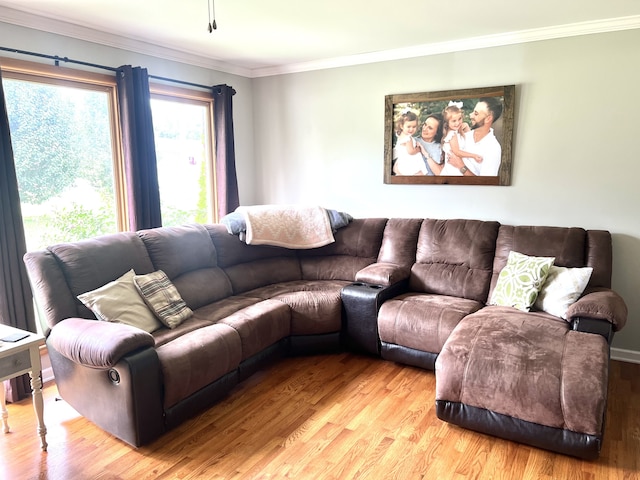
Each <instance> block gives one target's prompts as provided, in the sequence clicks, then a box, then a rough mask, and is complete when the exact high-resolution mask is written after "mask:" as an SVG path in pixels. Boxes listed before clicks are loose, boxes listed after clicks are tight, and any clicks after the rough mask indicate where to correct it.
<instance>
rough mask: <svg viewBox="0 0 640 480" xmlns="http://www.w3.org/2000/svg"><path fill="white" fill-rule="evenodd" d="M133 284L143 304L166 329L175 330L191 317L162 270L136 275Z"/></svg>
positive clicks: (191, 313) (190, 312)
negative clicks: (147, 306)
mask: <svg viewBox="0 0 640 480" xmlns="http://www.w3.org/2000/svg"><path fill="white" fill-rule="evenodd" d="M133 283H134V284H135V285H136V288H137V289H138V292H139V293H140V295H141V296H142V298H143V299H144V301H145V303H146V304H147V305H149V308H151V310H153V311H154V312H155V314H156V317H158V318H159V319H160V321H161V322H162V323H164V324H165V325H166V326H167V327H169V328H176V327H177V326H178V325H180V324H181V323H182V322H183V321H185V320H186V319H187V318H189V317H191V316H192V315H193V312H192V311H191V309H190V308H189V307H188V306H187V304H186V303H185V302H184V300H183V299H182V297H181V296H180V293H179V292H178V290H177V289H176V287H175V285H174V284H173V283H171V280H169V277H167V274H166V273H164V272H163V271H162V270H158V271H156V272H153V273H149V274H147V275H136V276H135V277H133Z"/></svg>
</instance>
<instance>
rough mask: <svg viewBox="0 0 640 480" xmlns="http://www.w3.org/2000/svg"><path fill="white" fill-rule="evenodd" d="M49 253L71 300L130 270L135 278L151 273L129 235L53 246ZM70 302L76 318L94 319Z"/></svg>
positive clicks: (144, 252) (78, 303)
mask: <svg viewBox="0 0 640 480" xmlns="http://www.w3.org/2000/svg"><path fill="white" fill-rule="evenodd" d="M49 251H50V252H51V253H52V254H53V255H54V256H55V257H56V258H57V262H58V265H60V268H61V269H62V271H63V272H64V276H65V280H66V283H67V284H68V285H69V289H70V290H71V294H72V295H73V296H74V297H77V296H78V295H80V294H81V293H85V292H89V291H91V290H95V289H96V288H100V287H102V286H103V285H105V284H107V283H109V282H111V281H113V280H115V279H117V278H119V277H121V276H122V275H124V274H125V273H127V272H128V271H129V270H131V269H132V268H133V269H134V270H135V272H136V273H138V274H145V273H151V272H152V271H153V270H154V268H153V264H152V263H151V259H150V258H149V255H148V254H147V250H146V248H145V246H144V243H142V240H140V238H139V237H138V236H137V235H136V234H135V233H131V232H125V233H116V234H113V235H105V236H102V237H98V238H93V239H89V240H81V241H79V242H75V243H62V244H58V245H53V246H51V247H49ZM74 300H75V303H76V307H77V311H76V315H77V316H78V317H83V318H95V317H94V315H93V313H92V312H91V311H90V310H89V309H88V308H87V307H85V306H84V305H83V304H82V302H81V301H80V300H78V299H77V298H76V299H74ZM60 320H62V319H60ZM54 323H55V322H54ZM49 326H52V325H51V324H50V325H49Z"/></svg>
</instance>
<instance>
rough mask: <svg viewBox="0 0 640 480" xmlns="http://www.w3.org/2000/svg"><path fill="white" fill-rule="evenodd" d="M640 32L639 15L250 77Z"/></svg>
mask: <svg viewBox="0 0 640 480" xmlns="http://www.w3.org/2000/svg"><path fill="white" fill-rule="evenodd" d="M636 28H640V15H634V16H630V17H620V18H610V19H606V20H597V21H592V22H581V23H572V24H568V25H559V26H555V27H546V28H536V29H531V30H520V31H516V32H508V33H501V34H497V35H486V36H482V37H474V38H466V39H461V40H454V41H450V42H440V43H430V44H425V45H417V46H413V47H407V48H397V49H394V50H385V51H380V52H372V53H365V54H361V55H350V56H344V57H337V58H328V59H326V60H317V61H312V62H302V63H297V64H290V65H282V66H274V67H265V68H257V69H253V70H252V71H251V74H252V77H254V78H257V77H268V76H273V75H283V74H287V73H300V72H308V71H312V70H324V69H328V68H338V67H349V66H354V65H364V64H367V63H377V62H387V61H391V60H403V59H407V58H416V57H426V56H430V55H440V54H443V53H453V52H462V51H469V50H477V49H480V48H489V47H501V46H506V45H514V44H518V43H528V42H537V41H541V40H553V39H556V38H565V37H575V36H579V35H591V34H594V33H607V32H615V31H619V30H632V29H636Z"/></svg>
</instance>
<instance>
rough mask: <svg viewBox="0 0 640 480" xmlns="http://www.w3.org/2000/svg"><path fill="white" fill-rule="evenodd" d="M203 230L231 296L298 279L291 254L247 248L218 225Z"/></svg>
mask: <svg viewBox="0 0 640 480" xmlns="http://www.w3.org/2000/svg"><path fill="white" fill-rule="evenodd" d="M205 228H206V230H207V231H208V233H209V236H210V238H211V240H212V242H213V245H214V246H215V249H216V254H217V262H218V266H219V267H220V268H222V269H223V270H224V272H225V274H226V275H227V277H228V278H229V281H230V282H231V286H232V291H233V293H234V294H240V293H243V292H247V291H249V290H253V289H254V288H259V287H262V286H265V285H269V284H271V283H278V282H290V281H293V280H300V279H301V278H302V273H301V271H300V261H299V260H298V257H297V256H296V253H295V251H294V250H289V249H286V248H281V247H271V246H264V245H247V244H246V243H244V242H242V241H241V240H240V239H239V238H238V236H236V235H231V234H229V232H228V231H227V229H226V227H225V226H224V225H220V224H214V225H205Z"/></svg>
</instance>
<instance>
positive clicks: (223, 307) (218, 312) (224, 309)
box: [193, 295, 264, 323]
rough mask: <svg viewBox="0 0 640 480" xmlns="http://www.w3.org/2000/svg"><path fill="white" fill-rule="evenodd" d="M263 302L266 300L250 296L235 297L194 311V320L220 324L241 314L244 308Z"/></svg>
mask: <svg viewBox="0 0 640 480" xmlns="http://www.w3.org/2000/svg"><path fill="white" fill-rule="evenodd" d="M262 300H264V299H262V298H258V297H251V296H248V295H234V296H233V297H227V298H224V299H222V300H219V301H217V302H214V303H210V304H209V305H205V306H204V307H200V308H198V309H196V310H194V311H193V318H194V319H198V320H203V321H206V322H209V323H218V322H219V321H220V320H222V319H223V318H226V317H228V316H229V315H231V314H233V313H236V312H239V311H240V310H242V309H243V308H247V307H249V306H251V305H255V304H256V303H259V302H261V301H262Z"/></svg>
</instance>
